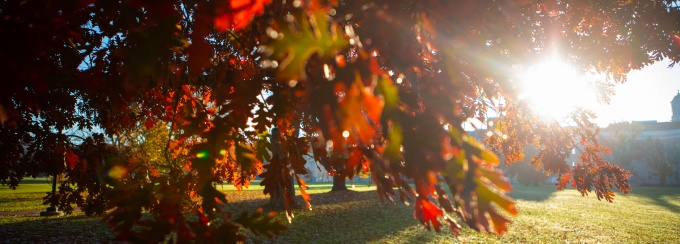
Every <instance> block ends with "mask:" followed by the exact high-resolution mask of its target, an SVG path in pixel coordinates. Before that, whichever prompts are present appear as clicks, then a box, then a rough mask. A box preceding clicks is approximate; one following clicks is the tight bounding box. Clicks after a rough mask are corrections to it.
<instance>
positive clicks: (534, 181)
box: [503, 147, 548, 185]
mask: <svg viewBox="0 0 680 244" xmlns="http://www.w3.org/2000/svg"><path fill="white" fill-rule="evenodd" d="M536 153H537V151H536V149H534V148H532V147H526V148H524V154H525V155H526V157H525V158H524V160H522V161H519V162H515V163H512V164H511V165H508V166H507V167H505V168H504V169H503V172H504V173H506V175H510V177H517V181H519V183H521V184H525V185H539V184H543V183H545V182H546V180H548V176H546V174H545V173H543V172H540V168H539V170H536V168H534V167H533V166H532V165H531V158H533V157H534V155H536ZM527 157H528V158H527Z"/></svg>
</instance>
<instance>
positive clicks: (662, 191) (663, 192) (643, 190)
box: [631, 186, 680, 214]
mask: <svg viewBox="0 0 680 244" xmlns="http://www.w3.org/2000/svg"><path fill="white" fill-rule="evenodd" d="M631 194H632V195H635V196H640V197H644V198H647V199H650V200H652V201H653V202H654V204H656V205H658V206H661V207H664V208H666V209H668V210H669V211H671V212H674V213H676V214H677V213H680V187H643V186H640V187H635V188H633V191H632V192H631ZM669 199H675V202H672V201H670V200H669Z"/></svg>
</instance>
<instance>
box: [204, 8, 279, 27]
mask: <svg viewBox="0 0 680 244" xmlns="http://www.w3.org/2000/svg"><path fill="white" fill-rule="evenodd" d="M271 2H272V1H271V0H254V1H253V0H231V1H226V3H225V4H222V5H221V6H219V7H218V8H217V9H216V10H215V12H216V13H217V17H215V20H214V22H215V28H217V29H218V30H219V31H222V32H225V31H227V30H229V29H231V30H235V31H238V30H241V29H243V28H245V27H246V26H248V24H250V21H252V20H253V18H254V17H255V15H260V14H262V13H263V12H264V7H265V6H266V5H269V4H270V3H271Z"/></svg>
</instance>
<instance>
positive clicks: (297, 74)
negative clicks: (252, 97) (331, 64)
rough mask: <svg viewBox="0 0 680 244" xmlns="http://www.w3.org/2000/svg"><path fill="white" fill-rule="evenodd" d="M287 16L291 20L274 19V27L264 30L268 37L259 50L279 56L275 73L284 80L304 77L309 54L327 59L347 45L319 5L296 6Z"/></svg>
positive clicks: (296, 79)
mask: <svg viewBox="0 0 680 244" xmlns="http://www.w3.org/2000/svg"><path fill="white" fill-rule="evenodd" d="M291 17H292V18H291ZM287 18H290V19H292V21H288V20H286V19H283V20H276V21H275V23H276V25H275V26H274V28H270V29H268V30H267V34H268V35H269V41H268V42H267V43H266V44H265V48H264V49H262V50H260V51H262V52H264V53H265V54H268V57H270V58H273V59H275V60H278V65H276V66H277V67H278V77H279V78H281V79H283V80H284V81H286V82H288V81H291V80H294V81H299V80H302V79H303V78H305V72H304V68H305V65H306V63H307V60H308V59H309V57H310V56H312V54H315V53H317V54H319V56H320V57H321V58H322V59H328V58H332V57H334V56H335V54H336V53H337V52H338V51H340V50H342V49H343V48H345V47H346V46H347V45H349V42H348V41H347V40H346V39H345V36H344V35H343V34H342V30H341V29H340V27H339V26H338V25H337V24H336V23H332V22H329V21H328V18H327V17H326V13H325V12H324V11H323V10H321V9H316V10H312V11H309V12H305V11H303V10H301V9H298V10H295V11H293V12H292V13H291V14H290V15H288V17H287ZM296 27H297V28H299V29H296Z"/></svg>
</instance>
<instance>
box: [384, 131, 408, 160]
mask: <svg viewBox="0 0 680 244" xmlns="http://www.w3.org/2000/svg"><path fill="white" fill-rule="evenodd" d="M387 133H388V135H387V139H388V143H387V148H386V149H385V156H386V157H387V158H388V159H389V160H390V161H392V162H399V160H400V159H399V156H400V155H401V143H402V141H403V139H404V138H403V134H402V129H401V125H400V124H398V123H394V124H392V127H391V128H390V129H389V131H388V132H387Z"/></svg>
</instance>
